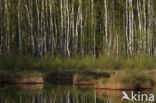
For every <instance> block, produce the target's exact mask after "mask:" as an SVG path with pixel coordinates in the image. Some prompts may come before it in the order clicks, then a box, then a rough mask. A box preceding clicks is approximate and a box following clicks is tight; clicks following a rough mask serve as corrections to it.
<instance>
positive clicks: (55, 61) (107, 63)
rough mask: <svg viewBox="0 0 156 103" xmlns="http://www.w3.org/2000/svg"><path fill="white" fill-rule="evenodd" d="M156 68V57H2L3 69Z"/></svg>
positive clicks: (0, 67)
mask: <svg viewBox="0 0 156 103" xmlns="http://www.w3.org/2000/svg"><path fill="white" fill-rule="evenodd" d="M152 69H156V58H155V57H153V58H149V57H141V58H130V59H126V58H123V57H120V58H119V59H116V58H115V57H112V56H107V55H104V56H99V57H98V58H96V61H95V62H94V58H93V57H92V56H86V57H83V58H82V57H70V58H61V57H56V58H55V57H53V56H48V55H47V56H44V57H41V58H38V59H34V58H32V57H27V56H6V57H1V58H0V70H1V71H41V72H49V71H62V70H79V71H84V70H90V71H98V70H105V71H113V70H115V71H116V70H134V71H135V70H139V71H140V70H152Z"/></svg>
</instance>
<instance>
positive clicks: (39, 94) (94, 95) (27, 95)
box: [0, 85, 156, 103]
mask: <svg viewBox="0 0 156 103" xmlns="http://www.w3.org/2000/svg"><path fill="white" fill-rule="evenodd" d="M125 92H126V93H128V94H129V93H130V92H131V91H125ZM136 93H138V92H136ZM139 93H140V94H143V93H145V94H151V93H152V94H154V95H155V97H156V93H155V90H144V91H141V92H139ZM122 96H123V94H122V91H117V90H101V89H99V90H95V89H82V88H81V89H80V88H76V87H73V86H71V85H69V86H67V85H57V86H56V85H44V86H43V85H16V86H1V87H0V103H140V102H130V101H127V100H124V101H122V102H121V98H122ZM141 103H155V102H145V101H144V102H141Z"/></svg>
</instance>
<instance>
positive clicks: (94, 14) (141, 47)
mask: <svg viewBox="0 0 156 103" xmlns="http://www.w3.org/2000/svg"><path fill="white" fill-rule="evenodd" d="M9 54H13V55H29V56H34V57H42V56H45V55H48V54H51V55H53V56H55V57H56V56H60V55H61V56H63V57H73V56H82V57H84V56H86V55H90V56H94V57H98V56H99V55H102V54H107V55H113V56H116V57H118V56H125V57H128V58H129V57H131V56H136V57H139V56H142V55H144V56H149V57H151V56H155V55H156V0H0V56H6V55H9Z"/></svg>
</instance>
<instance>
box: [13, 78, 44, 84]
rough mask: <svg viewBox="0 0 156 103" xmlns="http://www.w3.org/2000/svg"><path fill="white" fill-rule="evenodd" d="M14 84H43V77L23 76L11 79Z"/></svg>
mask: <svg viewBox="0 0 156 103" xmlns="http://www.w3.org/2000/svg"><path fill="white" fill-rule="evenodd" d="M11 83H13V84H43V83H44V80H43V77H35V76H32V77H22V78H16V79H13V80H11Z"/></svg>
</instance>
